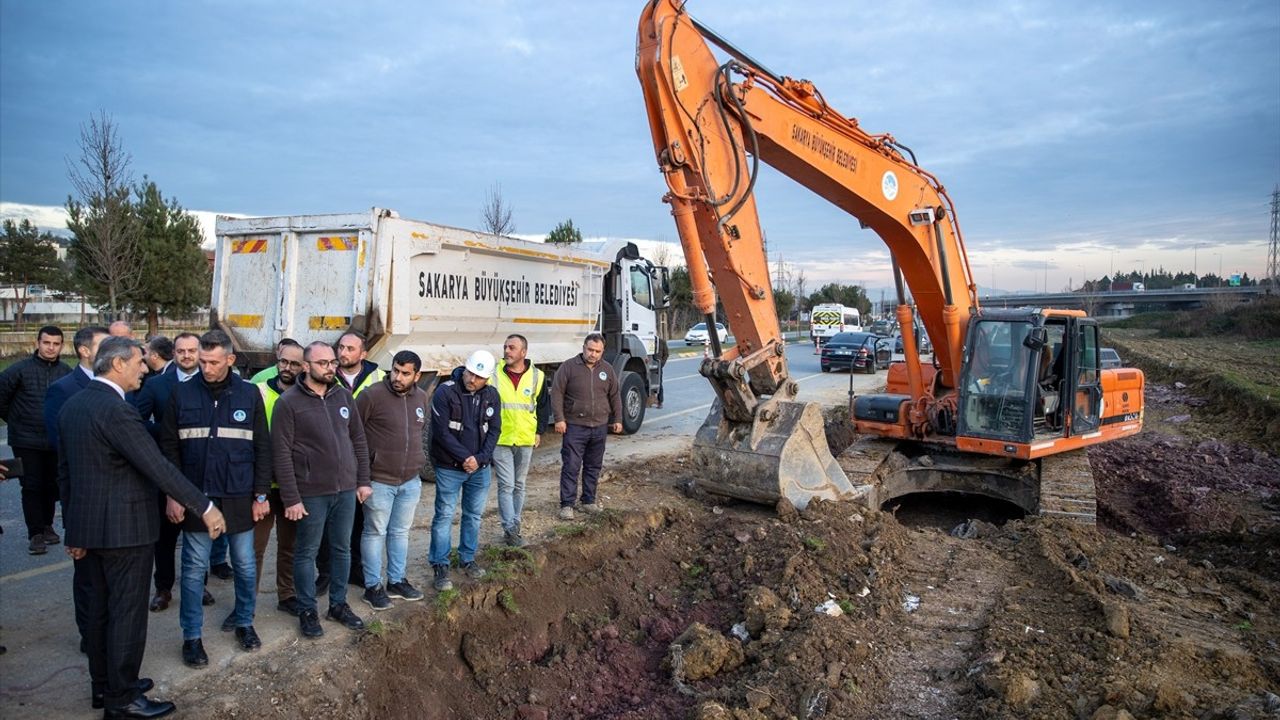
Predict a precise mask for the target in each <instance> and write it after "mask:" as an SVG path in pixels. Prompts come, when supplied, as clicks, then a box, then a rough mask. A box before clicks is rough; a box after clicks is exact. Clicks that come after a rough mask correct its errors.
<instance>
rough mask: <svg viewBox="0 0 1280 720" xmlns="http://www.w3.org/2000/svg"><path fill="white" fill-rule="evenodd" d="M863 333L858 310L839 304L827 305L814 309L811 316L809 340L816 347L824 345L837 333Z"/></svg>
mask: <svg viewBox="0 0 1280 720" xmlns="http://www.w3.org/2000/svg"><path fill="white" fill-rule="evenodd" d="M842 332H862V317H861V314H860V313H859V312H858V308H851V307H845V306H844V305H840V304H837V303H826V304H822V305H817V306H815V307H814V308H813V313H812V314H811V315H810V316H809V338H810V339H811V340H813V344H814V345H822V344H824V343H826V342H827V340H830V339H831V337H832V336H833V335H835V334H836V333H842Z"/></svg>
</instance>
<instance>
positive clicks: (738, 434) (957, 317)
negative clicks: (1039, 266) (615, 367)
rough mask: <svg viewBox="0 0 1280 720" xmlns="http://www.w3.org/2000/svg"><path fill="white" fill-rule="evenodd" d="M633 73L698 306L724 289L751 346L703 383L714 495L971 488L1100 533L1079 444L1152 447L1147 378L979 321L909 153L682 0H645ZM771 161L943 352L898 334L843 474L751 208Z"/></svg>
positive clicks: (716, 354)
mask: <svg viewBox="0 0 1280 720" xmlns="http://www.w3.org/2000/svg"><path fill="white" fill-rule="evenodd" d="M710 45H715V46H716V47H718V48H719V49H720V50H721V51H722V52H723V53H724V55H725V59H723V60H721V59H718V58H717V56H716V54H715V53H714V52H713V51H712V49H711V47H710ZM636 73H637V74H638V75H639V78H640V84H641V87H642V88H643V90H644V99H645V105H646V107H647V109H648V116H649V125H650V128H651V131H652V134H653V146H654V151H655V153H656V155H657V160H658V166H659V168H660V169H661V171H662V174H663V177H664V178H665V180H666V182H667V186H668V189H669V190H668V192H667V193H666V195H665V196H664V198H663V200H664V201H665V202H667V203H669V204H670V205H671V214H672V216H673V217H674V218H675V223H676V228H677V231H678V233H679V235H680V243H681V246H682V249H683V251H684V256H685V259H686V262H687V264H688V268H689V276H690V279H691V281H692V290H693V302H694V304H695V305H696V306H697V308H698V310H699V311H700V312H702V313H703V314H704V315H705V316H706V318H707V322H708V327H710V326H711V325H710V323H712V322H714V317H713V313H714V311H715V307H716V302H717V297H716V295H717V293H716V291H717V290H718V291H719V300H720V302H721V303H722V304H723V309H724V312H725V313H726V315H727V318H728V322H729V325H730V327H731V328H732V330H733V334H734V335H735V336H736V337H737V339H738V342H737V345H736V346H735V347H731V348H723V347H721V346H720V344H719V338H717V337H715V335H714V334H712V335H711V337H710V340H711V351H710V357H708V358H707V359H706V360H705V361H704V362H703V364H702V367H701V370H700V372H701V373H702V375H704V376H706V377H707V378H708V379H709V380H710V381H711V384H712V386H713V387H714V389H715V391H716V396H717V402H716V403H715V404H714V405H713V409H712V411H711V414H710V416H709V417H708V418H707V421H706V422H705V423H704V424H703V426H702V427H701V429H700V430H699V431H698V434H697V436H696V438H695V440H694V454H695V462H696V464H697V466H698V467H700V468H701V469H702V471H703V472H704V473H705V477H704V478H703V480H702V485H703V487H704V488H705V489H707V490H709V491H711V492H713V493H718V494H723V495H728V496H732V497H736V498H741V499H747V500H753V501H757V502H764V503H775V502H777V501H778V500H779V499H781V498H786V499H787V500H790V501H791V502H792V503H793V504H795V505H796V506H798V507H803V506H804V505H805V504H807V503H808V502H809V500H810V499H812V498H815V497H821V498H828V499H833V498H854V499H860V500H861V501H862V502H865V503H867V504H869V505H875V506H879V505H880V504H883V503H885V502H886V501H888V500H891V499H893V498H895V497H899V496H902V495H906V494H911V493H916V492H953V493H954V492H958V493H976V494H980V495H988V496H991V497H995V498H999V499H1003V500H1006V501H1009V502H1012V503H1014V504H1015V505H1017V506H1019V507H1020V508H1022V510H1023V511H1025V512H1026V513H1028V514H1037V513H1038V514H1045V515H1059V516H1064V517H1068V518H1072V519H1076V520H1080V521H1084V522H1092V521H1093V520H1094V517H1095V512H1096V509H1095V503H1094V487H1093V479H1092V474H1091V473H1090V472H1089V469H1088V461H1087V458H1086V457H1085V454H1084V453H1083V451H1081V448H1084V447H1085V446H1088V445H1092V444H1095V443H1100V442H1106V441H1108V440H1113V439H1116V438H1120V437H1124V436H1127V435H1132V434H1135V433H1137V432H1139V431H1140V430H1141V427H1142V414H1143V411H1142V408H1143V401H1142V393H1143V385H1144V378H1143V375H1142V372H1141V371H1140V370H1136V369H1132V368H1123V369H1107V370H1104V369H1101V366H1100V361H1099V360H1100V359H1099V348H1100V343H1099V334H1098V326H1097V324H1096V322H1095V321H1093V320H1092V319H1090V318H1088V317H1086V315H1085V313H1083V312H1081V311H1078V310H1051V309H1043V308H1018V309H997V310H991V309H983V308H981V307H979V304H978V297H977V292H976V285H975V284H974V281H973V273H972V271H971V269H970V267H969V262H968V258H967V256H966V254H965V249H964V242H963V239H962V236H961V233H960V227H959V225H958V223H957V221H956V212H955V207H954V206H953V204H952V202H951V199H950V198H949V197H948V195H947V192H946V190H945V189H944V188H943V186H942V183H941V182H939V180H938V179H937V178H936V177H934V176H933V175H932V174H930V173H929V172H928V171H926V170H924V169H923V168H921V167H920V166H919V165H918V164H917V162H916V159H915V156H914V154H913V153H912V151H911V150H910V149H908V148H907V147H906V146H904V145H903V144H901V143H900V142H898V141H897V140H896V139H894V137H893V136H892V135H889V134H871V133H868V132H866V131H865V130H863V129H862V128H861V127H860V126H859V124H858V121H857V120H856V119H853V118H849V117H846V116H844V115H842V114H840V113H839V112H837V111H836V110H835V109H833V108H832V107H831V106H829V105H828V104H827V101H826V99H825V98H824V97H823V95H822V93H820V92H819V91H818V89H817V88H815V87H814V85H813V84H812V83H811V82H809V81H807V80H795V79H792V78H790V77H785V76H780V75H777V74H775V73H773V72H770V71H769V70H767V69H766V68H765V67H764V66H763V65H762V64H760V63H759V62H757V61H755V60H753V59H752V58H751V57H749V56H748V55H747V54H746V53H744V52H742V51H741V50H739V49H737V48H735V47H734V46H733V45H731V44H730V43H728V42H727V41H725V40H724V39H722V38H721V37H719V36H717V35H716V34H715V33H714V32H712V31H711V30H710V29H708V28H707V27H706V26H705V25H703V24H701V23H700V22H698V21H697V20H696V19H694V18H693V17H691V16H690V15H689V14H688V13H687V12H686V11H685V3H684V2H682V1H680V0H651V1H650V2H648V3H647V4H646V6H645V9H644V12H643V14H642V15H641V18H640V26H639V31H638V33H637V37H636ZM761 162H764V163H766V164H768V165H770V166H771V167H773V168H775V169H777V170H778V171H780V172H781V173H783V174H784V175H786V176H787V177H789V178H791V179H792V180H794V181H796V182H797V183H799V184H801V185H803V186H804V187H806V188H808V189H809V190H811V191H813V192H814V193H816V194H817V195H819V196H821V197H822V198H825V199H826V200H827V201H829V202H831V203H832V204H834V205H835V206H836V207H839V208H841V209H842V210H844V211H846V212H848V213H849V214H851V215H853V216H854V217H856V218H857V219H858V221H859V222H860V223H861V224H862V226H863V227H866V228H870V229H871V230H873V231H874V232H875V233H876V234H877V235H879V237H880V238H881V239H882V240H883V241H884V242H885V244H886V245H888V247H889V250H890V251H891V253H892V257H893V276H894V282H895V284H896V289H897V301H898V307H897V320H898V325H899V327H903V328H912V327H915V321H914V317H913V315H914V313H913V309H912V306H911V304H909V303H908V300H907V297H906V290H907V289H909V290H910V293H911V297H912V299H913V301H914V304H915V307H916V308H918V313H919V316H920V319H921V320H922V321H923V325H924V327H925V330H926V332H927V333H928V335H929V338H930V340H931V341H932V344H933V360H932V362H925V361H922V359H921V356H920V354H919V352H918V350H917V347H916V344H917V343H916V338H915V336H914V333H911V332H904V333H903V335H902V342H903V346H904V355H905V362H895V363H894V364H893V365H892V366H891V367H890V369H889V371H888V377H887V384H886V390H885V392H883V393H879V394H871V395H862V396H859V397H857V398H856V400H855V401H854V403H853V407H852V408H851V410H852V420H853V424H854V427H855V429H856V431H857V432H858V434H859V436H860V438H862V440H861V441H859V443H857V444H855V446H854V449H853V450H852V452H850V453H845V455H842V459H841V461H840V462H837V460H836V459H835V458H834V457H833V456H832V454H831V451H830V449H829V447H828V445H827V442H826V439H825V435H824V431H823V417H822V414H821V411H820V409H819V408H817V407H816V406H813V405H812V404H802V403H796V402H794V399H795V396H796V393H797V389H798V388H797V385H796V382H795V381H794V380H793V379H792V378H791V376H790V374H789V372H788V369H787V362H786V357H785V355H784V352H783V351H784V341H783V337H782V334H781V328H780V326H779V322H778V318H777V315H776V313H775V310H774V302H773V290H772V288H771V286H770V282H769V275H770V273H769V268H768V264H767V260H766V257H765V254H764V248H763V233H762V230H761V227H760V221H759V218H758V216H757V213H756V202H755V195H754V189H755V183H756V178H757V173H758V170H759V163H761ZM904 286H905V287H904ZM846 456H849V457H847V458H846Z"/></svg>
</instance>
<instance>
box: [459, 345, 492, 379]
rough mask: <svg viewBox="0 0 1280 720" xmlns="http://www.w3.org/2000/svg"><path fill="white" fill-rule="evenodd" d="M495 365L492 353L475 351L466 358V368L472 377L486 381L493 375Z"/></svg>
mask: <svg viewBox="0 0 1280 720" xmlns="http://www.w3.org/2000/svg"><path fill="white" fill-rule="evenodd" d="M495 365H496V363H495V362H494V360H493V353H491V352H489V351H488V350H477V351H475V352H473V353H471V357H468V358H467V365H466V368H467V370H470V371H471V374H472V375H475V376H476V377H482V378H484V379H485V380H488V379H489V377H490V376H491V375H493V368H494V366H495Z"/></svg>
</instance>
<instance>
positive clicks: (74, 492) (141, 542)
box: [58, 337, 226, 719]
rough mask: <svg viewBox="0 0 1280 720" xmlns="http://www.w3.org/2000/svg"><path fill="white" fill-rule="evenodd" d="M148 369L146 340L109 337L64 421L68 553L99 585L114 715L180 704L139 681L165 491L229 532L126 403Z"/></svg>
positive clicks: (97, 646) (94, 612)
mask: <svg viewBox="0 0 1280 720" xmlns="http://www.w3.org/2000/svg"><path fill="white" fill-rule="evenodd" d="M143 367H144V366H143V362H142V347H141V345H139V344H138V342H137V341H135V340H132V339H130V338H117V337H109V338H107V339H105V340H103V341H102V342H101V343H100V344H99V346H98V352H97V355H96V358H95V360H94V364H93V370H94V381H93V382H91V383H90V384H89V386H88V387H86V388H85V389H84V391H83V392H80V393H77V394H76V395H75V396H74V397H72V398H71V399H70V400H68V401H67V402H66V404H65V405H64V406H63V408H62V412H61V413H60V415H59V419H58V427H59V438H60V442H61V445H60V450H61V452H60V459H59V468H58V470H59V473H58V477H59V480H60V483H59V484H60V486H61V489H62V507H63V522H64V524H65V525H66V530H67V537H66V546H67V554H68V555H70V556H71V557H72V558H73V559H75V560H77V561H78V563H79V564H80V565H82V566H83V574H85V575H87V576H88V578H89V580H90V583H91V587H92V592H91V593H90V596H89V603H88V611H89V613H88V620H89V622H88V627H87V628H86V636H87V638H86V639H87V640H88V654H89V675H90V677H91V679H92V681H93V691H94V701H95V704H96V703H97V699H98V697H99V695H98V693H100V692H101V693H104V695H103V696H102V697H103V703H104V705H105V707H106V711H105V713H104V717H105V718H109V719H110V718H155V717H162V716H164V715H168V714H169V713H171V712H173V711H174V710H175V709H176V706H175V705H174V704H173V703H171V702H154V701H152V700H150V699H149V698H147V696H146V695H145V694H143V693H144V691H143V690H142V689H141V687H140V681H139V679H138V670H139V668H140V667H141V666H142V655H143V652H144V651H145V650H146V643H147V589H148V586H149V585H150V583H148V582H147V580H148V576H149V575H150V574H151V561H152V552H153V550H154V548H153V546H154V544H155V541H156V537H157V536H158V535H159V533H160V518H159V517H158V516H157V515H156V513H155V493H156V488H157V487H158V488H159V489H160V490H163V491H164V492H165V494H167V495H168V496H169V497H171V498H173V499H174V500H176V501H178V502H179V503H181V504H182V505H183V507H184V508H186V510H187V511H188V512H190V513H192V515H193V516H201V517H202V518H203V520H204V523H205V526H206V527H207V528H208V529H209V534H210V535H211V536H213V537H217V536H218V535H221V534H222V533H223V531H225V530H226V521H225V520H224V519H223V517H222V513H221V512H220V511H219V510H218V509H217V508H216V507H214V505H213V503H212V502H211V501H210V500H209V498H207V497H205V495H204V493H202V492H200V491H199V490H197V489H196V488H195V486H194V485H192V484H191V483H190V481H188V480H187V479H186V477H185V476H184V475H183V474H182V471H180V470H179V469H178V468H176V467H174V466H173V465H171V464H170V463H169V462H168V461H166V460H165V459H164V456H163V455H161V454H160V450H159V448H158V447H156V444H155V442H153V441H152V440H151V438H150V436H149V435H148V434H147V431H146V428H145V427H144V426H143V424H142V418H141V417H140V416H139V415H138V411H137V410H136V409H134V407H133V405H132V404H130V403H129V402H127V401H126V400H125V394H126V393H128V392H131V391H134V390H137V389H138V387H139V386H140V385H141V384H142V375H143V372H144V371H143ZM73 448H74V450H75V452H74V453H73V452H70V451H71V450H72V449H73ZM149 684H150V683H147V682H142V683H141V685H142V686H144V687H145V686H148V685H149Z"/></svg>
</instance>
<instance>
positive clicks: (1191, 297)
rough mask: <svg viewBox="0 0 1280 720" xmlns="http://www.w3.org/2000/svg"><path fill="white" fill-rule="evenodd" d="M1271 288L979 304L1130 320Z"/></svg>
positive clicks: (1013, 297) (1239, 299) (991, 298)
mask: <svg viewBox="0 0 1280 720" xmlns="http://www.w3.org/2000/svg"><path fill="white" fill-rule="evenodd" d="M1271 293H1272V290H1271V288H1269V287H1264V286H1261V285H1258V286H1252V287H1220V288H1194V289H1191V290H1178V289H1173V288H1171V289H1168V290H1117V291H1112V292H1083V291H1082V292H1062V293H1037V294H1010V295H983V296H979V297H978V302H979V303H981V304H982V305H983V306H985V307H993V308H994V307H1023V306H1030V307H1050V308H1062V309H1064V310H1084V311H1086V312H1088V313H1089V314H1090V315H1091V316H1093V317H1099V318H1105V317H1128V316H1130V315H1132V314H1133V313H1134V308H1136V307H1137V306H1139V305H1142V306H1151V305H1158V306H1161V308H1162V309H1168V310H1190V309H1194V308H1198V307H1203V306H1204V305H1206V304H1208V303H1214V304H1227V303H1233V302H1235V303H1246V302H1253V301H1254V300H1256V299H1258V298H1260V297H1263V296H1266V295H1269V294H1271Z"/></svg>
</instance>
